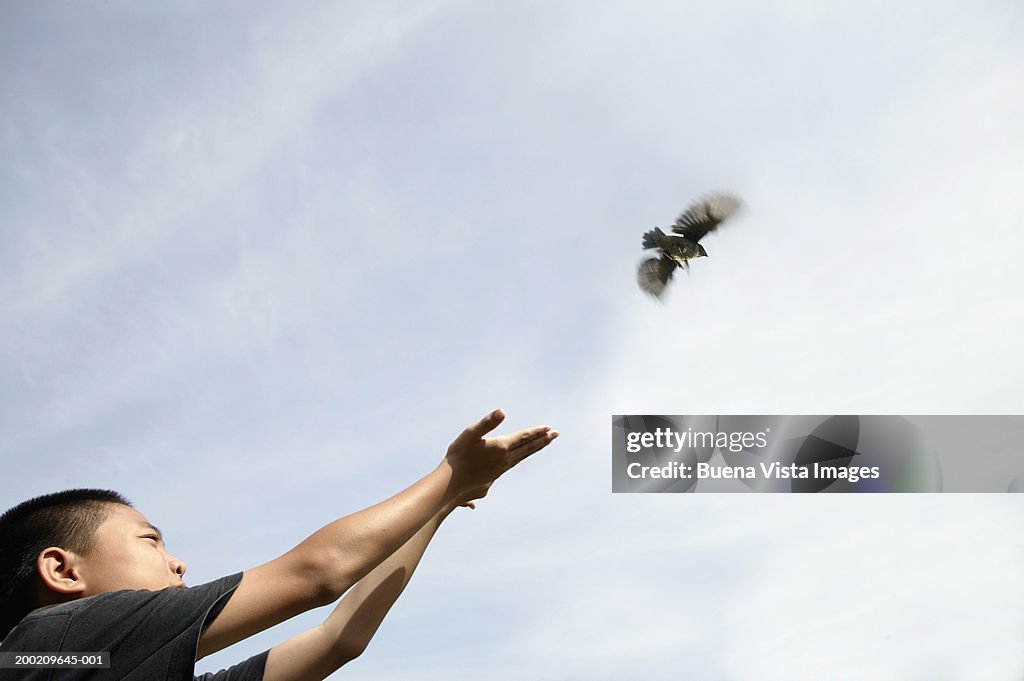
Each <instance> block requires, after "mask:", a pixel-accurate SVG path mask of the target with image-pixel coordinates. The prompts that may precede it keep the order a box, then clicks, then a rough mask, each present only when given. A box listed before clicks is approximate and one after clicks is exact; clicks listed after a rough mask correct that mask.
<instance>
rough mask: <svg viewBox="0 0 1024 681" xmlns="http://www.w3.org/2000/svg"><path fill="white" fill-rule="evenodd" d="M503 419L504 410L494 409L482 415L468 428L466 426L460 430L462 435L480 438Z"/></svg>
mask: <svg viewBox="0 0 1024 681" xmlns="http://www.w3.org/2000/svg"><path fill="white" fill-rule="evenodd" d="M504 420H505V412H504V411H502V410H501V409H495V410H494V411H492V412H491V413H490V414H488V415H487V416H485V417H483V418H482V419H480V420H479V421H477V422H476V423H474V424H473V425H471V426H470V427H469V428H466V430H464V431H463V432H462V435H463V437H470V438H480V437H483V436H484V435H486V434H487V433H489V432H491V431H492V430H494V429H495V428H497V427H498V425H499V424H500V423H501V422H502V421H504Z"/></svg>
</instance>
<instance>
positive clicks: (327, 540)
mask: <svg viewBox="0 0 1024 681" xmlns="http://www.w3.org/2000/svg"><path fill="white" fill-rule="evenodd" d="M504 418H505V415H504V413H503V412H502V411H501V410H496V411H494V412H492V413H491V414H488V415H487V416H485V417H484V418H483V419H482V420H481V421H479V422H478V423H476V424H474V425H472V426H470V427H469V428H467V429H466V430H464V431H463V432H462V434H460V435H459V437H458V438H456V439H455V441H454V442H452V444H451V446H450V447H449V448H448V452H447V454H446V456H445V458H444V460H443V461H442V462H441V464H440V465H439V466H438V467H437V468H435V469H434V470H433V471H431V472H430V473H429V474H427V475H426V476H425V477H423V478H422V479H420V480H419V481H417V482H416V483H414V484H413V485H411V486H410V487H408V488H406V489H405V490H403V491H401V492H399V493H398V494H396V495H394V496H393V497H391V498H390V499H387V500H386V501H383V502H381V503H379V504H376V505H374V506H371V507H370V508H367V509H364V510H362V511H359V512H357V513H353V514H351V515H348V516H345V517H344V518H340V519H338V520H335V521H334V522H332V523H330V524H328V525H326V526H324V527H322V528H321V529H319V530H318V531H316V532H314V533H313V534H312V535H310V536H309V537H308V538H306V539H305V540H304V541H303V542H301V543H300V544H299V545H298V546H296V547H295V548H293V549H292V550H291V551H288V552H287V553H285V554H284V555H282V556H280V557H279V558H276V559H274V560H272V561H270V562H269V563H265V564H264V565H261V566H259V567H257V568H254V569H252V570H248V571H246V572H245V574H244V575H243V577H242V582H241V583H240V584H239V586H238V588H237V589H236V590H235V593H234V594H233V595H232V596H231V599H230V600H229V601H228V603H227V605H225V606H224V609H223V610H222V611H221V613H220V614H219V615H218V616H217V618H216V619H215V620H214V621H213V623H212V624H211V625H210V626H209V627H207V629H206V630H205V631H204V632H203V634H202V635H201V637H200V639H199V650H198V654H197V659H198V658H201V657H205V656H206V655H209V654H211V653H214V652H216V651H218V650H220V649H222V648H225V647H227V646H229V645H231V644H233V643H235V642H237V641H240V640H242V639H244V638H247V637H248V636H251V635H253V634H255V633H257V632H259V631H263V630H264V629H268V628H269V627H272V626H274V625H275V624H278V623H279V622H283V621H284V620H286V619H289V618H291V617H294V616H295V615H297V614H299V613H302V612H305V611H307V610H310V609H312V608H315V607H320V606H323V605H327V604H328V603H331V602H333V601H335V600H337V599H338V598H339V597H341V595H342V594H343V593H344V592H345V591H346V590H348V588H349V587H351V586H352V585H353V584H355V583H356V582H358V581H359V580H360V579H362V578H363V577H364V576H366V574H367V573H369V572H370V571H371V570H372V569H373V568H375V567H376V566H377V565H379V564H380V563H381V562H382V561H383V560H384V559H385V558H387V557H388V556H390V555H391V554H393V553H394V552H395V551H397V550H398V548H399V547H401V546H402V545H403V544H405V543H406V542H407V541H408V540H409V539H410V538H411V537H412V536H413V535H414V534H416V532H418V531H419V530H420V528H422V527H423V526H424V525H425V524H426V523H427V522H428V521H429V520H430V519H431V518H433V517H434V516H436V515H437V514H438V513H439V512H440V511H441V510H442V509H444V508H450V507H452V505H454V504H457V503H462V502H464V501H465V500H466V498H467V496H469V495H471V494H472V493H474V492H479V493H480V494H482V493H486V489H487V487H489V486H490V484H491V483H492V482H493V481H494V480H495V479H497V478H498V477H499V476H500V475H502V474H503V473H505V472H506V471H508V470H509V469H511V468H512V467H513V466H515V465H516V464H517V463H519V462H520V461H522V460H523V459H525V458H526V457H528V456H530V455H531V454H533V453H535V452H537V451H539V450H540V449H543V448H544V447H546V446H547V445H548V444H549V443H550V442H551V441H552V440H553V439H554V438H555V437H556V436H557V435H558V434H557V433H556V432H554V431H552V430H551V429H550V428H548V427H547V426H536V427H534V428H527V429H525V430H521V431H518V432H516V433H512V434H510V435H503V436H498V437H492V438H485V437H484V435H486V434H487V433H489V432H491V431H492V430H494V428H496V427H497V426H498V424H500V423H501V422H502V421H503V420H504Z"/></svg>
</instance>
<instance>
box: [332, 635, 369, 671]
mask: <svg viewBox="0 0 1024 681" xmlns="http://www.w3.org/2000/svg"><path fill="white" fill-rule="evenodd" d="M365 650H366V643H363V642H351V641H339V642H338V643H337V644H336V645H335V647H334V651H333V653H334V664H335V665H337V667H341V666H342V665H344V664H348V663H349V662H351V661H352V660H354V659H356V658H357V657H359V656H360V655H362V654H363V651H365Z"/></svg>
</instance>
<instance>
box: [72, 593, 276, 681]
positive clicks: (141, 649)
mask: <svg viewBox="0 0 1024 681" xmlns="http://www.w3.org/2000/svg"><path fill="white" fill-rule="evenodd" d="M241 580H242V574H241V573H238V574H235V575H230V576H228V577H222V578H221V579H218V580H215V581H212V582H209V583H207V584H202V585H199V586H194V587H190V588H187V589H174V588H169V589H162V590H160V591H116V592H113V593H108V594H99V595H97V596H93V597H91V598H88V599H85V600H84V601H83V602H82V607H81V608H79V609H77V610H76V611H75V612H74V614H73V617H72V619H71V621H70V622H69V623H68V624H69V626H68V628H67V629H66V634H65V636H64V637H63V640H62V642H61V648H60V649H61V650H65V651H89V652H93V651H95V652H99V651H109V652H110V672H111V674H110V678H116V679H122V680H123V681H154V680H155V679H160V680H161V681H163V680H166V681H192V680H193V678H194V676H193V675H194V673H195V658H196V649H197V647H198V644H199V635H200V634H201V633H202V631H203V628H204V627H205V626H206V625H208V624H209V623H210V622H212V621H213V619H214V618H215V617H216V616H217V615H218V614H219V613H220V611H221V610H222V609H223V607H224V605H225V604H226V603H227V601H228V599H229V598H230V597H231V594H232V593H233V592H234V590H235V589H236V588H237V587H238V584H239V583H240V582H241ZM259 657H260V656H256V658H253V660H257V658H259ZM247 662H250V661H247ZM243 664H246V663H243ZM254 664H255V663H254ZM238 666H242V665H238ZM252 667H253V665H250V669H251V668H252ZM224 678H225V679H232V681H233V680H234V677H230V676H227V677H224ZM237 678H238V679H246V681H248V680H249V679H259V678H262V667H260V669H259V675H258V676H253V675H251V674H250V675H248V676H239V677H237Z"/></svg>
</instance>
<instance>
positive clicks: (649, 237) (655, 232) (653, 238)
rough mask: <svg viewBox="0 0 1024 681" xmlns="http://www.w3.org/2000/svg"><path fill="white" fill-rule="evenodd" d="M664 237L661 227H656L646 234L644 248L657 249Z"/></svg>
mask: <svg viewBox="0 0 1024 681" xmlns="http://www.w3.org/2000/svg"><path fill="white" fill-rule="evenodd" d="M664 237H665V232H663V231H661V227H655V228H654V229H652V230H650V231H649V232H646V233H645V234H644V241H643V244H644V248H657V247H658V246H660V245H661V240H662V239H663V238H664Z"/></svg>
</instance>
